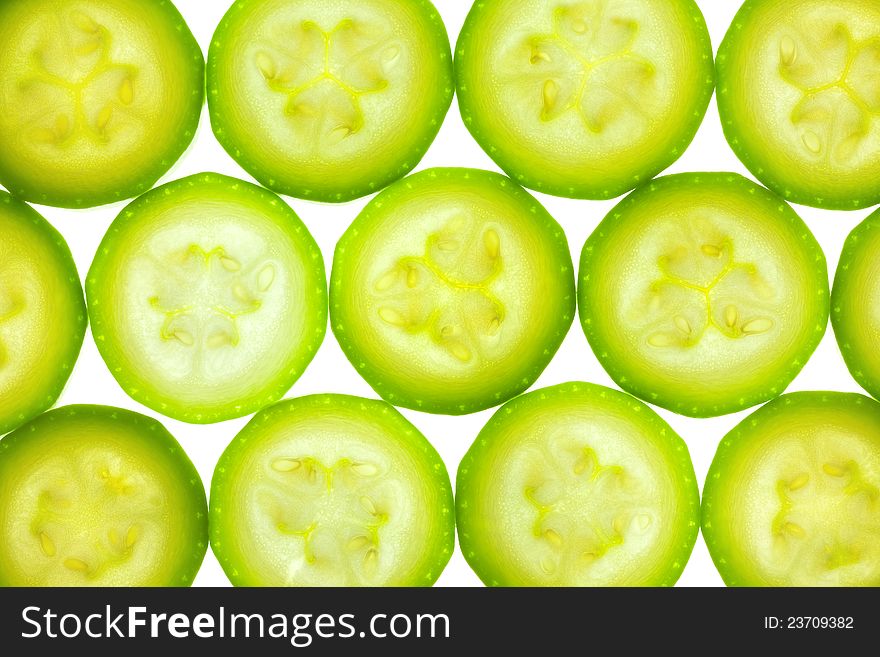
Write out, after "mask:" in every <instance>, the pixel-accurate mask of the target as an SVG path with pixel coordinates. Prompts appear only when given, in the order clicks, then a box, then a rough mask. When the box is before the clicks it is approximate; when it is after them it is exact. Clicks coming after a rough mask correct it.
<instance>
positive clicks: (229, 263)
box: [220, 255, 241, 271]
mask: <svg viewBox="0 0 880 657" xmlns="http://www.w3.org/2000/svg"><path fill="white" fill-rule="evenodd" d="M220 264H221V265H222V266H223V269H225V270H226V271H239V270H240V269H241V263H240V262H239V261H238V260H236V259H235V258H230V257H229V256H227V255H222V256H220Z"/></svg>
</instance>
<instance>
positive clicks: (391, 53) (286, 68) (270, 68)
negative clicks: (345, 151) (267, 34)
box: [254, 19, 401, 144]
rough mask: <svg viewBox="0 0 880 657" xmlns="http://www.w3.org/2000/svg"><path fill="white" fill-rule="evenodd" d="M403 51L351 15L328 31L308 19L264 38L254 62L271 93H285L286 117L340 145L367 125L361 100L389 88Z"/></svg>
mask: <svg viewBox="0 0 880 657" xmlns="http://www.w3.org/2000/svg"><path fill="white" fill-rule="evenodd" d="M400 55H401V49H400V46H399V45H397V44H396V43H395V42H394V40H393V39H392V38H390V37H389V36H388V35H386V34H384V33H382V32H381V31H380V32H379V33H376V32H375V31H373V30H368V29H365V28H364V27H362V26H361V25H359V24H358V23H357V22H355V21H353V20H351V19H346V20H343V21H341V22H339V23H338V24H337V25H336V26H335V27H334V28H333V29H332V30H330V31H325V30H324V29H322V28H321V26H320V25H319V24H318V23H316V22H315V21H311V20H307V21H303V22H302V23H300V24H298V25H296V26H294V27H293V28H292V29H290V30H288V31H287V32H285V33H284V34H283V35H282V36H279V37H276V38H275V39H273V40H272V41H267V42H265V43H264V44H263V46H262V47H261V48H260V49H259V50H258V51H257V53H256V55H255V59H254V65H255V66H256V67H257V69H258V70H259V72H260V74H261V75H262V76H263V78H265V80H266V84H267V85H268V86H269V88H270V89H271V90H272V91H275V92H277V93H281V94H284V95H285V96H287V103H286V106H285V112H286V114H287V116H289V117H290V118H291V119H294V120H296V121H297V122H298V123H302V124H303V127H305V128H308V130H309V131H310V132H313V133H318V134H320V135H321V136H322V137H323V138H324V140H325V141H326V143H330V144H336V143H339V142H341V141H342V140H344V139H346V138H348V137H350V136H351V135H353V134H356V133H357V132H358V131H360V130H361V129H362V128H363V126H364V121H365V117H364V111H363V107H362V104H361V98H362V97H363V96H365V95H367V94H375V93H379V92H381V91H383V90H385V89H386V88H387V87H388V84H389V82H388V79H387V77H386V70H387V69H388V68H389V67H391V66H393V65H394V63H395V62H397V61H398V59H399V58H400Z"/></svg>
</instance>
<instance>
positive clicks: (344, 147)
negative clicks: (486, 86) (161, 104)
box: [208, 0, 453, 201]
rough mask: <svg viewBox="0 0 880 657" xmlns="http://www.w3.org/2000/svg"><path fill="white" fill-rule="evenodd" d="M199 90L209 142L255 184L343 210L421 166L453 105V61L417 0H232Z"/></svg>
mask: <svg viewBox="0 0 880 657" xmlns="http://www.w3.org/2000/svg"><path fill="white" fill-rule="evenodd" d="M208 87H209V89H210V94H209V103H210V108H211V117H212V124H213V126H214V131H215V133H216V134H217V137H218V139H219V140H220V142H221V143H222V144H223V145H224V147H226V149H227V150H228V151H229V152H230V154H231V155H232V156H233V157H234V158H235V159H236V160H237V161H238V162H239V163H240V164H241V165H242V166H243V167H244V168H245V169H247V170H248V171H249V172H251V173H252V174H254V175H255V176H256V177H257V178H258V179H259V180H260V181H261V182H262V183H263V184H265V185H267V186H268V187H270V188H273V189H277V190H278V191H281V192H284V193H289V194H292V195H295V196H300V197H304V198H314V199H317V200H324V201H345V200H350V199H352V198H356V197H357V196H362V195H364V194H367V193H370V192H372V191H376V190H377V189H380V188H381V187H384V186H385V185H386V184H388V183H389V182H391V181H392V180H394V179H396V178H399V177H400V176H402V175H403V174H404V173H406V172H407V171H409V170H410V169H412V168H413V167H414V166H415V165H416V163H417V162H418V160H419V159H421V156H422V155H423V154H424V152H425V151H426V150H427V148H428V145H429V144H430V143H431V141H432V140H433V138H434V136H435V135H436V133H437V130H439V127H440V123H442V119H443V116H444V115H445V113H446V111H447V109H448V107H449V104H450V102H451V99H452V93H453V84H452V62H451V53H450V50H449V43H448V38H447V36H446V33H445V29H444V27H443V23H442V21H441V20H440V18H439V15H437V13H436V10H435V9H434V7H433V6H432V5H431V4H430V3H429V2H426V1H417V2H399V0H367V1H365V2H358V3H353V2H343V1H340V0H332V1H330V2H326V1H323V0H322V1H321V2H317V1H315V0H298V1H292V0H272V1H270V2H265V3H257V2H252V1H250V0H239V2H237V3H236V4H235V5H233V7H232V9H231V10H230V12H229V13H228V14H227V15H226V17H225V18H224V20H223V22H222V23H221V24H220V27H219V28H218V30H217V33H216V34H215V37H214V40H213V42H212V46H211V53H210V57H209V74H208Z"/></svg>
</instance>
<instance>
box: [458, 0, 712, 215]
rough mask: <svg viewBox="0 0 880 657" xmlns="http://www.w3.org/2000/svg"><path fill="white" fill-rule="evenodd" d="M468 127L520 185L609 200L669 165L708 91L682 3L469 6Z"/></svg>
mask: <svg viewBox="0 0 880 657" xmlns="http://www.w3.org/2000/svg"><path fill="white" fill-rule="evenodd" d="M456 56H457V78H458V80H457V81H458V91H459V100H460V104H461V109H462V115H463V117H464V120H465V124H466V126H467V127H468V129H469V130H471V132H472V133H473V134H474V136H475V137H476V139H477V141H478V142H480V144H481V145H482V146H483V147H484V149H486V151H487V153H488V154H489V155H490V156H491V157H492V158H493V159H494V160H495V161H496V162H497V163H498V164H499V165H500V166H501V167H502V168H503V169H504V170H505V171H507V172H508V173H509V174H510V175H511V177H513V178H514V179H515V180H518V181H519V182H520V183H521V184H524V185H526V186H528V187H532V188H535V189H538V190H540V191H545V192H549V193H553V194H558V195H563V196H572V197H576V198H610V197H613V196H617V195H619V194H621V193H623V192H625V191H627V190H629V189H632V188H633V187H635V186H636V185H637V184H638V183H639V182H641V181H644V180H645V179H648V178H650V177H652V176H653V175H656V174H657V173H658V172H659V171H661V170H662V169H663V168H665V167H666V166H668V165H669V164H671V163H672V162H673V161H674V160H675V159H677V158H678V157H679V156H680V155H681V153H682V152H684V149H685V148H686V147H687V145H688V143H689V142H690V140H691V138H692V137H693V135H694V133H695V132H696V129H697V127H698V125H699V123H700V119H701V118H702V116H703V114H704V112H705V110H706V107H707V105H708V102H709V98H710V96H711V91H712V88H713V82H714V71H713V67H712V49H711V45H710V43H709V35H708V31H707V29H706V26H705V23H704V22H703V19H702V16H700V13H699V10H698V9H697V7H696V6H695V5H694V4H693V3H691V2H680V1H678V0H674V1H671V2H664V3H627V2H619V1H615V0H591V1H586V2H574V3H572V2H567V3H562V2H559V3H548V2H544V1H543V0H504V1H503V2H501V1H498V0H494V1H492V0H490V1H489V2H479V3H476V4H475V6H474V8H473V9H472V10H471V13H470V15H469V16H468V20H467V21H466V23H465V27H464V30H463V32H462V36H461V37H460V39H459V42H458V45H457V55H456Z"/></svg>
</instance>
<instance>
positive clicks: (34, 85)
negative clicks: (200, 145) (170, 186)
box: [0, 0, 205, 208]
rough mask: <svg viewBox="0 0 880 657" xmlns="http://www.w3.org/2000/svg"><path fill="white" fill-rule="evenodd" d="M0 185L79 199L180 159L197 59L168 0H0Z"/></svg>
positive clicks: (66, 203)
mask: <svg viewBox="0 0 880 657" xmlns="http://www.w3.org/2000/svg"><path fill="white" fill-rule="evenodd" d="M0 69H2V70H3V71H4V75H3V77H2V79H0V98H3V99H4V100H3V101H2V104H0V107H2V108H3V109H4V111H2V112H0V142H2V143H3V148H2V149H0V183H2V184H3V185H4V186H5V187H6V188H7V189H9V191H11V192H12V193H13V194H15V195H16V196H19V197H20V198H22V199H25V200H28V201H33V202H35V203H41V204H43V205H53V206H58V207H65V208H87V207H93V206H96V205H103V204H105V203H112V202H115V201H122V200H124V199H128V198H131V197H133V196H137V195H138V194H141V193H143V192H145V191H147V190H148V189H150V188H151V187H152V186H153V185H154V184H155V183H156V181H157V180H158V179H159V178H160V177H161V176H162V175H163V174H164V173H165V172H166V171H168V169H170V168H171V166H172V165H173V164H174V163H175V162H176V161H177V160H178V158H180V156H181V155H182V154H183V152H184V151H185V150H186V148H187V146H189V144H190V142H191V141H192V139H193V137H194V136H195V131H196V128H197V127H198V123H199V118H200V115H201V109H202V104H203V102H204V98H205V61H204V56H203V55H202V51H201V49H200V48H199V45H198V43H197V42H196V40H195V37H194V36H193V35H192V33H191V32H190V30H189V28H188V27H187V25H186V23H185V22H184V20H183V17H182V16H181V15H180V13H179V12H178V11H177V9H176V8H175V7H174V5H173V4H172V3H171V2H170V1H168V0H161V1H160V0H146V1H145V0H110V1H102V2H98V1H96V0H83V1H81V2H77V3H75V4H73V3H70V2H64V0H32V1H29V2H21V1H16V2H4V3H2V6H0Z"/></svg>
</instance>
